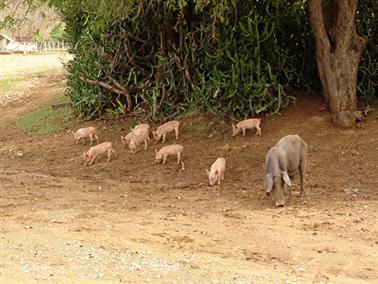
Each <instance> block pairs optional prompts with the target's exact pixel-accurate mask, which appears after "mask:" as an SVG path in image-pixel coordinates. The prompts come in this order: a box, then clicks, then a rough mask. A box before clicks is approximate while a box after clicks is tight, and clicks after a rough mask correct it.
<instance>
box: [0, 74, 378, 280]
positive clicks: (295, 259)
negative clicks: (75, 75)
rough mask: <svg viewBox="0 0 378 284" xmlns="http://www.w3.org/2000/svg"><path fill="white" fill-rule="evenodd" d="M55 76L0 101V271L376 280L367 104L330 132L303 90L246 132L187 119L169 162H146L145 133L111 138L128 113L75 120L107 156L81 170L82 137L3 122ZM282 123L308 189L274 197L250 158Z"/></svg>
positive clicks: (39, 99) (374, 128) (373, 131)
mask: <svg viewBox="0 0 378 284" xmlns="http://www.w3.org/2000/svg"><path fill="white" fill-rule="evenodd" d="M58 81H59V82H60V78H59V76H45V77H42V78H41V79H40V81H39V84H37V85H36V86H34V87H33V89H32V90H30V96H29V97H28V99H27V100H25V101H17V102H15V103H14V104H9V105H7V106H5V107H1V108H0V112H1V117H0V218H1V228H0V230H1V231H0V283H94V282H95V283H119V282H122V283H376V281H377V279H378V238H377V236H378V222H377V216H378V193H377V192H378V188H377V187H378V181H377V168H378V165H377V163H378V151H377V149H378V123H377V113H373V114H371V115H370V117H369V119H368V122H367V124H366V125H365V127H364V128H363V129H352V130H340V129H337V128H334V127H333V126H332V125H331V124H330V123H329V116H328V114H326V113H323V112H319V111H318V108H319V106H320V101H318V100H316V99H303V100H300V101H299V102H298V103H297V105H296V106H292V107H290V108H289V110H287V111H286V112H285V113H284V114H282V115H281V116H275V117H269V118H264V119H263V123H262V131H263V135H262V136H261V137H258V138H256V137H254V136H253V135H252V134H251V133H248V135H247V137H245V138H243V137H231V135H230V133H229V132H227V133H221V132H214V133H212V134H213V135H212V137H211V138H209V137H208V136H209V134H210V133H202V132H201V131H200V130H201V124H200V123H204V121H201V120H199V119H186V120H185V125H186V126H185V128H184V130H183V133H182V136H181V137H180V143H182V144H183V145H184V146H185V156H184V159H185V166H186V171H185V172H184V173H181V174H179V173H178V168H177V167H176V165H175V163H174V162H173V161H172V160H170V161H169V162H168V164H167V165H165V166H163V165H155V164H154V159H153V157H154V148H155V145H153V146H152V147H150V148H149V149H148V151H146V152H144V151H143V152H140V153H137V154H135V155H132V154H130V153H129V152H128V151H127V150H124V149H122V147H121V145H120V143H119V140H118V137H119V136H120V135H121V134H124V133H125V131H126V130H127V129H128V127H127V122H128V121H126V120H125V121H124V120H121V121H116V122H114V121H113V122H112V121H103V120H98V121H92V122H86V123H82V125H94V126H96V127H97V129H98V132H99V134H100V138H101V140H102V141H105V140H109V141H113V142H114V144H115V147H116V150H117V153H118V155H117V158H116V159H115V160H114V161H112V162H111V163H107V162H106V161H105V160H103V159H100V160H99V161H98V163H97V164H95V165H94V166H92V167H87V168H85V167H84V166H83V163H82V160H81V156H80V153H82V151H84V150H85V149H86V146H82V145H74V143H73V141H72V137H70V135H68V134H67V132H66V131H62V132H60V133H50V134H47V135H42V136H30V135H27V134H25V133H23V131H21V130H20V129H18V128H17V127H16V126H15V118H16V117H18V116H19V115H21V114H23V113H26V112H27V111H29V110H32V109H34V108H36V107H38V106H40V105H43V104H46V103H49V102H51V101H53V100H54V92H51V90H57V89H59V88H60V87H59V86H56V82H58ZM77 127H78V126H77ZM292 133H297V134H299V135H301V136H302V138H304V140H305V141H307V143H308V144H309V155H310V165H309V171H308V176H307V178H306V180H307V183H306V190H307V196H306V197H305V198H304V199H302V198H299V197H298V195H299V194H298V192H297V191H295V192H294V194H293V195H294V196H293V197H292V200H291V201H290V203H289V204H288V205H287V206H286V207H284V208H278V209H277V208H273V207H272V204H271V202H270V200H269V199H267V198H266V197H265V196H264V194H263V192H262V181H263V177H264V169H263V166H262V165H263V162H264V159H265V155H266V152H267V150H268V149H269V147H271V146H272V145H273V144H274V143H276V141H278V139H279V138H280V137H282V136H283V135H286V134H292ZM171 139H172V137H169V141H171ZM17 150H21V151H22V152H23V153H24V155H23V156H22V157H17V156H16V155H15V152H16V151H17ZM221 155H222V156H224V157H225V158H226V159H227V164H228V169H227V172H226V181H225V183H224V185H222V186H214V187H209V186H207V183H206V176H205V174H204V173H205V168H206V167H208V166H209V165H210V164H211V163H212V161H213V160H215V158H216V157H218V156H221ZM295 182H297V180H296V181H295ZM297 187H298V186H297V185H296V187H295V189H297Z"/></svg>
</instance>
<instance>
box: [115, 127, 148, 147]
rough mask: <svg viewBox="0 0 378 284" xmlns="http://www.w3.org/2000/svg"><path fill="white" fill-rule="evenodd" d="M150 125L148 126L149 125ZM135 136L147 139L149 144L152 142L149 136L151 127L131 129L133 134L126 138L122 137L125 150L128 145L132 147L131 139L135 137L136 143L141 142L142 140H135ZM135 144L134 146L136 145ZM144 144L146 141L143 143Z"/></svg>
mask: <svg viewBox="0 0 378 284" xmlns="http://www.w3.org/2000/svg"><path fill="white" fill-rule="evenodd" d="M147 125H148V124H147ZM135 136H138V137H141V136H143V137H146V139H147V143H149V142H150V136H149V126H148V127H137V126H136V127H134V129H133V128H131V132H130V133H128V134H127V135H126V136H121V142H122V144H123V148H125V147H126V145H129V146H130V142H131V138H132V137H134V142H136V140H140V139H135ZM134 142H133V144H135V143H134ZM143 142H144V141H143ZM137 144H138V143H137Z"/></svg>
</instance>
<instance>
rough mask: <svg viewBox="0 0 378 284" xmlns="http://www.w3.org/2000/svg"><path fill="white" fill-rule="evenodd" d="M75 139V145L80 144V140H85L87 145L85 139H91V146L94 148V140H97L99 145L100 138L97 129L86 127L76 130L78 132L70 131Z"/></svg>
mask: <svg viewBox="0 0 378 284" xmlns="http://www.w3.org/2000/svg"><path fill="white" fill-rule="evenodd" d="M70 133H71V134H72V135H73V137H74V139H75V143H76V144H78V143H79V141H80V139H83V141H84V145H85V138H89V141H90V144H89V146H92V142H93V139H94V138H95V139H96V142H97V144H98V143H99V139H98V136H97V134H96V129H95V128H94V127H85V128H80V129H78V130H76V132H73V131H70Z"/></svg>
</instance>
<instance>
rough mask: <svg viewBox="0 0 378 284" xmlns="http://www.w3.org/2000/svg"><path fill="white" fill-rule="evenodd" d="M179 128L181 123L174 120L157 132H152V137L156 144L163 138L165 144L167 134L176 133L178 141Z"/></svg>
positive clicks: (159, 128)
mask: <svg viewBox="0 0 378 284" xmlns="http://www.w3.org/2000/svg"><path fill="white" fill-rule="evenodd" d="M179 126H180V122H179V121H177V120H172V121H168V122H166V123H164V124H163V125H161V126H159V127H158V128H157V129H156V131H152V135H153V137H154V139H155V140H156V142H159V141H160V139H161V137H163V143H165V137H166V136H167V133H169V132H172V131H175V134H176V140H178V138H179Z"/></svg>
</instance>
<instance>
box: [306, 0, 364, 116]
mask: <svg viewBox="0 0 378 284" xmlns="http://www.w3.org/2000/svg"><path fill="white" fill-rule="evenodd" d="M357 4H358V0H342V1H340V0H328V1H325V2H324V3H323V5H322V4H321V0H310V1H309V11H310V23H311V28H312V31H313V33H314V38H315V44H316V61H317V65H318V70H319V77H320V80H321V82H322V87H323V93H324V98H325V100H326V103H327V104H328V106H329V108H330V110H331V112H332V113H338V112H340V111H345V110H350V111H355V110H356V109H357V99H356V91H357V72H358V64H359V62H360V58H361V54H362V52H363V50H364V48H365V46H366V44H367V38H366V37H361V36H359V35H358V34H357V32H356V25H355V17H356V10H357Z"/></svg>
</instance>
